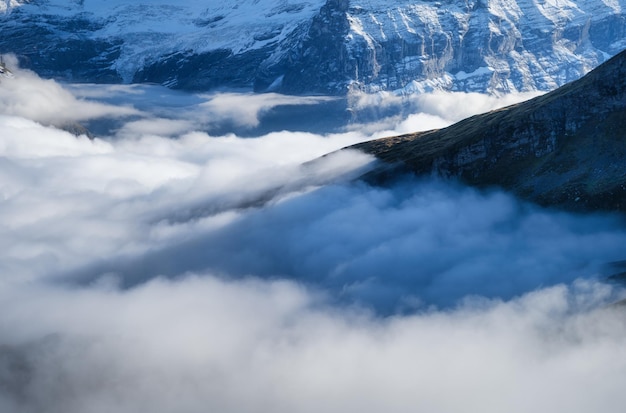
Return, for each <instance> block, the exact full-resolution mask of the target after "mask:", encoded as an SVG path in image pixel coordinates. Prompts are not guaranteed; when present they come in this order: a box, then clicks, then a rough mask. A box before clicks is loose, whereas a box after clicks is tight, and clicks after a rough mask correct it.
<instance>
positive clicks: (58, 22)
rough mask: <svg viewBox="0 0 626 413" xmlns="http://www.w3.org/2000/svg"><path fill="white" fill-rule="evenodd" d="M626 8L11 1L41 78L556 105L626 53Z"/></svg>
mask: <svg viewBox="0 0 626 413" xmlns="http://www.w3.org/2000/svg"><path fill="white" fill-rule="evenodd" d="M625 4H626V0H578V1H573V0H441V1H426V0H422V1H406V0H390V1H382V0H327V1H324V0H231V1H229V2H217V1H201V0H191V1H186V2H184V3H172V2H170V1H167V0H149V1H146V0H143V1H139V2H132V3H131V2H128V1H125V0H111V1H106V2H101V1H95V0H31V1H25V0H4V1H2V2H0V34H1V36H0V53H15V54H16V55H17V56H18V57H19V58H20V61H21V62H22V64H23V65H24V66H26V67H30V68H32V69H34V70H35V71H37V72H38V73H40V74H41V75H43V76H48V77H54V78H57V79H64V80H69V81H79V82H100V83H102V82H105V83H106V82H109V83H119V82H123V83H143V82H148V83H158V84H162V85H165V86H168V87H171V88H175V89H185V90H214V89H220V88H238V89H247V90H255V91H257V92H266V91H273V92H281V93H288V94H331V95H344V94H346V93H350V92H354V91H357V92H367V93H376V92H379V91H389V92H392V93H395V94H398V95H403V94H413V93H422V92H425V91H431V90H451V91H466V92H482V93H492V94H500V93H509V92H527V91H547V90H552V89H554V88H556V87H558V86H561V85H563V84H565V83H567V82H570V81H572V80H575V79H577V78H579V77H581V76H582V75H584V74H586V73H587V72H589V71H590V70H591V69H593V68H594V67H596V66H598V65H599V64H600V63H602V62H604V61H606V60H607V59H608V58H610V57H611V56H613V55H615V54H617V53H618V52H619V51H621V50H622V49H624V48H625V47H626V39H625V35H626V16H625V14H624V11H623V10H624V6H625Z"/></svg>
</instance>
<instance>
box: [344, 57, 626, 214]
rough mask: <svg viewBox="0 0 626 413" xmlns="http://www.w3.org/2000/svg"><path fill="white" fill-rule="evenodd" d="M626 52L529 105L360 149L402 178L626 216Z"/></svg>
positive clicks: (382, 170) (386, 174)
mask: <svg viewBox="0 0 626 413" xmlns="http://www.w3.org/2000/svg"><path fill="white" fill-rule="evenodd" d="M625 131H626V51H625V52H622V53H620V54H618V55H617V56H615V57H613V58H612V59H610V60H609V61H608V62H606V63H604V64H603V65H601V66H600V67H598V68H597V69H595V70H594V71H592V72H591V73H589V74H588V75H586V76H584V77H583V78H582V79H579V80H577V81H575V82H572V83H570V84H567V85H566V86H563V87H561V88H559V89H557V90H555V91H553V92H551V93H548V94H546V95H543V96H540V97H537V98H535V99H531V100H529V101H526V102H524V103H520V104H517V105H513V106H510V107H507V108H504V109H500V110H495V111H492V112H489V113H486V114H482V115H477V116H473V117H471V118H468V119H466V120H463V121H461V122H459V123H457V124H454V125H452V126H450V127H448V128H445V129H440V130H432V131H428V132H421V133H414V134H408V135H403V136H397V137H390V138H383V139H379V140H374V141H370V142H365V143H362V144H357V145H356V146H354V148H357V149H360V150H363V151H365V152H367V153H370V154H373V155H376V156H377V157H378V158H379V159H381V160H382V161H384V162H383V163H382V165H381V166H380V167H379V168H378V169H377V170H375V171H373V172H371V173H370V178H371V179H375V180H383V181H384V180H389V179H393V178H394V177H396V176H397V175H398V173H400V172H406V171H410V172H414V173H416V174H418V175H423V174H428V175H439V176H444V177H456V178H459V179H460V180H462V181H464V182H466V183H469V184H472V185H477V186H481V187H486V186H499V187H503V188H506V189H508V190H511V191H512V192H514V193H515V194H517V195H519V196H521V197H522V198H525V199H529V200H532V201H535V202H538V203H539V204H543V205H549V206H560V207H564V208H566V209H570V210H612V211H626V168H624V159H626V132H625Z"/></svg>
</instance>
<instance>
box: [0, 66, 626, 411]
mask: <svg viewBox="0 0 626 413" xmlns="http://www.w3.org/2000/svg"><path fill="white" fill-rule="evenodd" d="M9 63H13V64H15V62H14V61H9ZM530 96H531V95H518V96H513V95H508V96H507V97H503V98H496V97H493V96H490V97H487V96H483V95H479V94H465V93H443V92H435V93H431V94H424V95H419V97H414V98H410V99H412V100H409V101H407V100H402V99H401V98H400V97H397V96H393V95H391V94H379V95H375V96H362V97H359V98H358V99H357V101H354V102H351V105H352V107H353V108H355V110H356V111H355V113H354V119H353V122H351V123H350V124H346V125H345V127H343V128H338V127H336V125H335V126H333V127H332V128H331V127H329V128H328V130H326V131H324V130H323V129H324V119H323V118H322V119H307V120H306V122H308V123H306V124H307V125H308V126H307V127H306V128H304V127H303V128H294V129H291V130H283V129H282V128H281V127H276V126H275V125H274V126H273V125H271V124H268V123H271V122H270V120H276V119H278V118H279V117H280V116H283V117H285V118H287V120H285V119H282V120H281V121H280V122H278V124H279V126H280V125H292V124H297V123H298V120H297V119H291V118H289V117H290V116H292V115H293V114H294V113H298V114H308V115H307V116H308V117H310V118H315V117H316V116H319V114H316V109H317V108H320V107H321V108H324V110H325V111H331V112H332V108H333V107H334V106H332V105H334V104H336V103H337V102H336V100H335V98H330V97H310V98H301V97H288V96H281V95H276V94H267V95H255V96H252V95H249V94H245V93H234V92H228V93H226V92H224V93H214V94H183V93H180V92H174V91H169V90H167V89H164V88H160V87H157V86H146V85H143V86H139V85H135V86H120V85H111V86H107V85H77V84H74V85H63V84H60V83H57V82H55V81H53V80H43V79H40V78H39V77H37V76H36V75H35V74H34V73H32V72H29V71H27V70H16V71H15V76H14V77H13V78H11V79H0V136H1V139H0V199H1V202H0V227H1V228H2V231H0V246H1V248H0V274H2V277H1V278H0V411H3V412H4V411H7V412H16V413H22V412H23V413H26V412H28V413H30V412H50V413H52V412H54V413H56V412H59V413H60V412H63V413H74V412H76V413H78V412H86V411H88V412H112V411H115V412H138V411H152V412H200V411H203V412H204V411H219V412H266V411H273V412H293V411H298V412H308V411H311V412H313V411H315V412H319V411H325V412H345V411H362V412H380V411H386V412H405V411H434V412H442V411H481V412H502V411H508V412H517V411H520V412H522V411H523V412H527V411H531V410H536V411H569V412H588V411H591V410H596V411H603V412H614V411H615V412H617V411H621V410H622V406H623V403H624V402H625V401H626V396H624V393H623V391H622V389H621V387H622V386H621V384H622V383H623V380H624V379H626V357H625V356H626V346H625V344H626V318H625V317H624V311H625V310H624V308H623V306H622V305H621V304H619V302H620V300H622V299H623V298H624V292H623V289H622V287H621V285H619V284H617V283H610V282H607V277H608V276H609V275H612V274H613V273H616V272H620V269H619V267H620V265H619V262H620V261H623V260H624V259H626V252H625V251H624V245H626V222H624V219H623V217H622V216H618V215H609V214H588V215H575V214H571V213H565V212H561V211H555V210H547V209H542V208H540V207H537V206H534V205H531V204H528V203H524V202H521V201H519V200H517V199H515V198H514V197H513V196H511V195H509V194H506V193H503V192H501V191H498V190H496V189H492V190H480V191H479V190H476V189H472V188H468V187H465V186H463V185H461V184H459V183H455V182H449V181H442V180H440V179H436V178H430V177H426V178H424V177H422V178H416V177H411V176H406V177H404V178H400V179H398V180H397V181H396V182H394V183H391V184H389V185H387V186H384V187H377V186H372V185H370V184H368V183H366V182H363V181H361V180H358V179H356V178H357V177H359V176H360V175H362V174H363V173H365V172H366V171H367V170H368V169H369V168H371V167H372V165H374V164H375V162H376V161H375V160H374V159H373V158H371V157H369V156H367V155H365V154H362V153H359V152H356V151H349V150H348V151H339V150H340V149H341V148H344V147H346V146H349V145H351V144H355V143H358V142H362V141H365V140H369V139H373V138H377V137H383V136H390V135H394V134H399V133H407V132H413V131H416V130H427V129H431V128H439V127H444V126H446V125H449V124H451V123H453V122H455V121H458V120H460V119H462V118H464V117H467V116H470V115H472V114H475V113H478V112H483V111H486V110H490V109H494V108H497V107H501V106H503V105H507V104H512V103H515V102H517V101H519V100H523V99H525V98H528V97H530ZM407 99H409V98H407ZM341 104H343V103H341ZM403 105H404V106H405V107H408V109H405V110H404V111H401V112H398V111H397V110H396V109H397V108H398V107H402V106H403ZM329 108H330V109H329ZM394 108H395V109H394ZM294 111H295V112H294ZM281 114H282V115H281ZM268 119H269V120H268ZM281 122H283V123H281ZM303 122H305V121H304V120H303ZM76 125H79V126H82V125H86V126H87V127H88V129H89V130H90V131H92V133H93V135H94V136H92V137H89V136H87V135H85V134H82V135H80V134H79V135H80V136H75V135H74V134H72V133H70V132H67V130H76V129H77V127H76ZM229 127H230V128H231V132H228V131H227V129H228V128H229ZM307 129H308V130H307ZM622 271H623V269H622Z"/></svg>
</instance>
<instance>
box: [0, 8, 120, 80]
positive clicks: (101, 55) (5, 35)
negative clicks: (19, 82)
mask: <svg viewBox="0 0 626 413" xmlns="http://www.w3.org/2000/svg"><path fill="white" fill-rule="evenodd" d="M8 17H10V18H4V19H2V18H1V16H0V53H15V54H17V56H18V58H19V59H20V63H21V64H22V65H23V66H24V67H27V68H29V69H32V70H34V71H36V72H37V73H39V74H40V75H41V76H44V77H50V78H58V79H64V80H70V81H75V82H99V83H119V82H121V81H122V78H121V77H120V76H119V74H118V73H117V72H116V71H115V70H114V69H112V67H111V64H112V62H113V61H115V59H117V58H118V57H119V55H120V47H121V45H122V43H123V42H122V41H121V40H119V39H111V40H105V39H91V38H89V37H86V36H85V33H90V32H93V31H95V30H98V29H99V28H101V27H102V26H103V25H104V24H105V22H98V21H95V20H92V19H87V18H74V19H69V20H68V19H57V18H56V17H55V16H50V15H39V16H31V15H28V14H26V13H22V12H21V11H20V10H19V9H18V10H16V11H14V12H13V13H11V14H10V15H9V16H8Z"/></svg>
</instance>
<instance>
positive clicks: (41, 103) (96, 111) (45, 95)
mask: <svg viewBox="0 0 626 413" xmlns="http://www.w3.org/2000/svg"><path fill="white" fill-rule="evenodd" d="M7 64H8V65H9V66H10V67H11V70H12V71H13V73H14V77H13V78H11V79H6V80H3V81H2V82H0V113H2V114H5V115H14V116H21V117H25V118H28V119H31V120H34V121H37V122H42V123H45V124H50V125H63V124H65V123H68V122H75V121H83V120H87V119H93V118H99V117H104V116H127V115H135V114H137V113H138V112H137V111H136V110H134V109H133V108H131V107H124V106H111V105H106V104H102V103H97V102H94V101H89V100H83V99H77V98H76V97H74V95H72V94H71V93H70V92H69V91H67V90H66V89H64V88H63V87H62V86H61V85H60V84H59V83H57V82H55V81H53V80H44V79H41V78H40V77H38V76H37V75H36V74H34V73H32V72H30V71H28V70H24V69H19V68H17V61H16V59H15V58H13V57H10V56H9V57H7Z"/></svg>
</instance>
